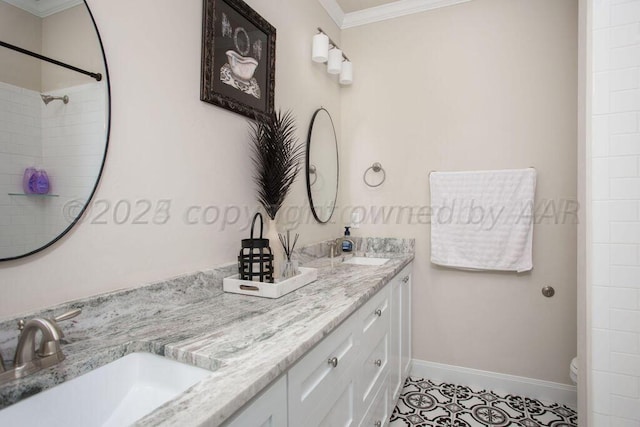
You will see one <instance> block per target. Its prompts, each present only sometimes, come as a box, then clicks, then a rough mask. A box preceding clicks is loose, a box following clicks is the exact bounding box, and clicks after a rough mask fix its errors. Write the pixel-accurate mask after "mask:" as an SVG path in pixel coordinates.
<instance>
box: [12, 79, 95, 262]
mask: <svg viewBox="0 0 640 427" xmlns="http://www.w3.org/2000/svg"><path fill="white" fill-rule="evenodd" d="M103 85H104V83H91V84H86V85H82V86H76V87H72V88H67V89H64V90H61V91H56V92H47V94H49V95H53V96H61V95H68V96H69V99H70V101H69V103H68V104H66V105H65V104H63V103H62V102H60V101H53V102H51V103H50V104H49V105H47V106H45V105H44V103H43V102H42V100H41V98H40V93H38V92H35V91H31V90H27V89H23V88H19V87H16V86H12V85H8V84H5V83H1V82H0V258H3V257H6V256H8V255H14V254H16V253H24V252H26V251H28V250H32V249H34V248H35V247H36V246H38V244H41V243H43V242H46V241H48V240H50V239H51V238H52V237H53V236H55V234H57V232H59V231H60V230H61V229H63V228H64V227H63V226H66V225H68V219H67V218H65V216H64V215H63V214H62V213H63V207H64V205H65V204H66V203H67V202H69V201H71V200H74V199H76V198H86V196H88V194H89V193H90V191H91V188H92V187H93V185H92V183H94V182H95V179H96V175H97V171H98V170H99V165H100V162H101V161H102V155H101V153H102V150H103V149H104V130H105V123H106V120H105V116H104V113H101V112H100V110H102V108H101V106H102V105H104V103H105V102H106V100H105V97H104V94H103V92H104V86H103ZM96 165H97V166H96ZM29 166H35V167H38V168H44V169H45V170H46V171H47V173H48V175H49V178H50V180H51V192H52V193H54V194H58V195H59V196H60V197H57V198H36V197H25V196H9V194H8V193H21V192H22V175H23V173H24V169H25V168H26V167H29Z"/></svg>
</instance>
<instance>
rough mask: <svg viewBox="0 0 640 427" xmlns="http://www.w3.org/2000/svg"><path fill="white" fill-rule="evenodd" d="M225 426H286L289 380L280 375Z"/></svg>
mask: <svg viewBox="0 0 640 427" xmlns="http://www.w3.org/2000/svg"><path fill="white" fill-rule="evenodd" d="M223 426H224V427H286V426H287V381H286V376H282V377H280V379H279V380H277V381H276V382H275V383H273V384H272V385H271V386H269V387H268V388H267V389H266V390H265V391H263V392H262V393H261V394H260V395H259V396H258V397H257V398H255V399H254V400H253V401H252V402H251V403H249V404H247V405H246V407H245V408H244V409H241V410H240V411H239V412H238V413H237V414H236V415H234V416H233V417H231V418H230V419H229V420H228V421H226V422H225V423H224V424H223Z"/></svg>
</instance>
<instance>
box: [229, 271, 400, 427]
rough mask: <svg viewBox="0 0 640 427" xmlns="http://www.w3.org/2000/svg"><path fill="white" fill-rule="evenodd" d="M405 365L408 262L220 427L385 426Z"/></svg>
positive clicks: (398, 391) (394, 401)
mask: <svg viewBox="0 0 640 427" xmlns="http://www.w3.org/2000/svg"><path fill="white" fill-rule="evenodd" d="M410 364H411V264H409V265H408V266H407V267H405V268H404V269H403V270H402V271H401V272H400V273H399V274H397V275H396V276H395V277H394V278H393V279H392V280H391V281H390V282H389V284H387V286H385V287H384V288H383V289H381V290H380V291H379V292H378V293H376V294H375V295H374V296H373V297H372V298H371V299H370V300H369V301H367V302H366V303H365V304H364V305H363V306H362V307H360V308H359V309H358V311H356V312H355V313H354V314H352V315H351V316H350V317H349V318H347V319H346V320H345V321H344V322H343V323H342V324H341V325H340V326H338V328H336V329H335V330H334V331H333V332H331V333H330V334H329V335H328V336H327V337H326V338H324V339H323V340H322V341H320V343H318V345H316V346H315V347H314V348H313V349H312V350H311V351H309V353H307V354H306V355H305V356H304V357H302V358H301V359H300V360H299V361H298V362H296V364H295V365H293V366H292V367H291V368H290V369H289V371H288V372H287V373H286V375H283V376H282V377H281V378H280V379H279V380H278V381H277V382H275V383H274V384H272V385H271V386H270V387H269V388H268V389H267V390H266V391H265V392H263V393H262V394H261V395H260V396H259V397H258V398H256V399H255V400H254V401H253V402H252V403H250V404H249V405H247V406H246V407H245V408H244V409H243V410H241V412H239V414H237V415H235V416H234V417H233V418H232V419H231V420H230V421H229V422H228V423H225V425H226V426H228V427H245V426H246V427H258V426H259V427H263V426H273V427H286V426H290V427H316V426H323V427H324V426H327V427H328V426H341V427H343V426H344V427H348V426H353V427H360V426H362V427H376V426H384V425H387V424H388V422H389V417H390V416H391V412H392V411H393V408H394V406H395V403H396V400H397V398H398V396H399V393H400V390H401V389H402V385H403V383H404V380H405V379H406V377H407V375H408V373H409V368H410ZM283 413H284V414H286V416H285V417H284V418H283V416H282V414H283Z"/></svg>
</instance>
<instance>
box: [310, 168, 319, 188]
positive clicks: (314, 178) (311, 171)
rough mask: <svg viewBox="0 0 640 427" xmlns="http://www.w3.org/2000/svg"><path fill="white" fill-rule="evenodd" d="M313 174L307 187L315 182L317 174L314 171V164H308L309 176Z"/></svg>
mask: <svg viewBox="0 0 640 427" xmlns="http://www.w3.org/2000/svg"><path fill="white" fill-rule="evenodd" d="M311 175H313V181H311V182H310V183H309V187H311V186H312V185H313V184H315V183H316V181H317V180H318V174H317V173H316V165H309V176H311Z"/></svg>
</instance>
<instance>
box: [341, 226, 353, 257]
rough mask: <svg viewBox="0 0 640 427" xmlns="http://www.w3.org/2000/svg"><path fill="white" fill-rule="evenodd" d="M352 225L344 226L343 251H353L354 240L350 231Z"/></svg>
mask: <svg viewBox="0 0 640 427" xmlns="http://www.w3.org/2000/svg"><path fill="white" fill-rule="evenodd" d="M350 228H351V227H345V228H344V239H342V252H353V240H351V239H350V238H349V236H351V232H350V231H349V229H350Z"/></svg>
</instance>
